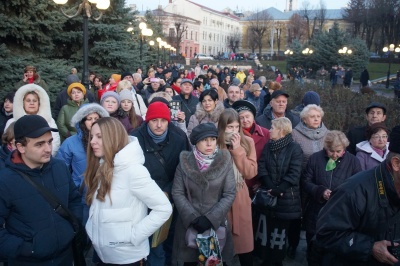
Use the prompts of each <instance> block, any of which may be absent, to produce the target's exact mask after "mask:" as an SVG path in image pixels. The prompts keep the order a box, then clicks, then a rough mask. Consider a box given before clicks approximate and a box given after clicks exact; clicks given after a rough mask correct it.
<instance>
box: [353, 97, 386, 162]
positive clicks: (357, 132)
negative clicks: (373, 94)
mask: <svg viewBox="0 0 400 266" xmlns="http://www.w3.org/2000/svg"><path fill="white" fill-rule="evenodd" d="M365 119H366V120H367V125H364V126H358V127H355V128H353V129H351V130H349V132H347V138H348V139H349V141H350V145H349V146H348V147H347V151H348V152H350V153H352V154H354V155H356V145H357V143H360V142H361V141H364V140H367V136H366V130H367V128H368V127H370V126H371V125H372V124H375V123H379V122H384V121H385V120H386V107H385V106H384V105H383V104H381V103H377V102H372V103H371V104H370V105H368V106H367V108H366V109H365Z"/></svg>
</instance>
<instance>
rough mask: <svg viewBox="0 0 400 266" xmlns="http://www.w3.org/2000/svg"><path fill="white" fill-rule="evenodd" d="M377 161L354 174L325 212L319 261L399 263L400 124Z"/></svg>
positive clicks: (320, 219)
mask: <svg viewBox="0 0 400 266" xmlns="http://www.w3.org/2000/svg"><path fill="white" fill-rule="evenodd" d="M389 151H390V152H389V154H388V156H387V157H386V160H385V161H383V162H382V163H381V164H380V165H378V166H377V167H375V168H373V169H371V170H367V171H363V172H359V173H358V174H356V175H354V176H352V177H350V178H349V179H347V180H346V181H345V183H343V184H342V185H341V186H340V187H339V188H338V189H337V190H336V191H334V192H333V193H332V195H331V197H330V199H329V200H328V202H327V203H326V205H325V207H324V208H323V209H322V210H321V212H320V213H319V217H318V221H317V235H316V246H317V247H318V248H322V249H323V254H321V250H319V255H320V256H321V259H322V260H323V261H320V264H318V265H398V264H397V263H398V262H399V260H398V259H399V257H400V253H399V252H397V255H396V250H399V247H400V246H398V245H399V242H398V241H399V239H400V230H399V228H400V212H399V207H400V196H399V195H400V126H396V127H394V128H393V130H392V132H391V134H390V144H389Z"/></svg>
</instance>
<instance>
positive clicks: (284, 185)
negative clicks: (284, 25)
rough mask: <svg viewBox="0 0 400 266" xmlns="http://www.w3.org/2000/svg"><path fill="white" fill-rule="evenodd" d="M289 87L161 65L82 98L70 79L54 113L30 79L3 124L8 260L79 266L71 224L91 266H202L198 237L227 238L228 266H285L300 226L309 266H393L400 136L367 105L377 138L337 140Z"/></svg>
mask: <svg viewBox="0 0 400 266" xmlns="http://www.w3.org/2000/svg"><path fill="white" fill-rule="evenodd" d="M294 70H296V69H294ZM296 71H299V73H300V72H301V73H302V70H301V69H300V70H298V69H297V70H296ZM338 71H340V70H338ZM331 73H332V72H331ZM281 75H282V73H280V71H279V70H278V71H276V78H277V80H276V79H275V80H267V79H266V77H264V76H258V77H256V76H255V75H254V71H253V70H252V69H249V70H245V69H244V68H241V67H237V66H233V67H231V68H230V67H224V68H222V67H220V66H206V65H205V66H203V67H201V66H200V65H199V64H197V65H196V66H195V67H194V68H193V69H190V70H189V71H187V70H184V69H182V68H180V67H178V66H177V65H176V64H172V65H169V64H165V65H157V66H156V67H154V68H149V69H148V71H147V72H146V74H144V73H143V72H142V70H141V69H140V68H139V69H137V71H136V72H135V73H130V72H125V73H122V74H117V73H115V74H112V75H110V77H109V80H108V82H107V83H106V82H105V81H104V79H103V77H102V76H100V75H96V74H95V73H90V85H89V87H88V88H86V87H85V86H83V85H82V83H81V81H80V78H79V76H78V75H77V74H76V73H71V74H69V75H67V77H66V85H65V88H64V89H63V90H61V91H60V92H59V94H58V95H57V100H56V103H55V106H50V99H49V95H48V88H47V85H46V83H45V81H44V80H42V79H40V77H39V75H38V73H36V69H35V68H34V67H33V66H27V67H26V68H25V73H24V77H23V79H22V80H21V81H20V82H18V83H17V84H16V90H15V91H12V92H10V93H8V94H7V95H6V96H5V97H4V99H3V103H2V105H1V112H0V134H1V135H2V146H1V149H0V259H3V260H4V261H6V262H7V263H8V265H17V266H19V265H72V263H73V261H75V265H78V264H76V260H75V259H76V257H75V253H76V251H75V250H74V249H73V248H72V247H74V244H71V243H75V242H73V239H74V236H76V235H77V233H78V232H77V230H76V224H74V223H73V222H71V220H72V221H73V220H74V219H75V220H78V221H79V223H81V225H82V227H84V228H85V229H82V228H81V229H80V230H85V231H86V233H87V236H88V237H87V239H86V238H85V239H84V242H85V244H86V246H90V245H93V248H94V252H93V257H92V263H93V265H135V266H136V265H150V266H163V265H198V263H199V262H200V263H203V262H204V260H206V259H207V258H204V257H203V258H202V256H203V255H202V254H203V253H200V251H199V249H198V248H193V247H191V246H190V245H189V242H188V235H190V234H188V232H189V231H191V230H194V231H195V232H196V235H197V237H199V236H203V235H207V234H211V233H210V232H211V231H213V230H214V231H215V232H216V233H215V234H216V235H218V237H221V242H220V243H221V246H220V248H221V254H220V255H221V257H220V258H219V259H220V260H222V261H223V262H224V265H233V261H234V256H235V255H237V257H238V259H239V261H240V264H241V265H242V266H250V265H255V256H257V257H258V258H259V260H261V265H274V266H275V265H283V261H284V259H285V258H286V257H289V258H291V259H294V258H295V257H296V253H297V248H298V245H299V241H300V232H301V230H302V228H305V231H306V240H307V247H308V248H307V259H308V262H309V265H349V264H350V263H352V264H355V265H384V264H391V265H394V264H395V263H397V262H398V261H397V259H398V258H397V257H396V255H395V253H394V252H393V251H392V250H391V248H393V247H394V246H397V245H398V244H399V243H398V244H396V240H397V241H398V239H400V230H397V228H400V224H399V225H397V224H398V223H397V221H398V220H400V219H398V218H397V216H398V215H397V214H396V212H398V211H397V210H398V208H400V196H399V195H400V186H399V185H398V184H400V127H399V126H397V127H395V128H393V130H390V129H388V128H387V126H386V125H385V120H386V115H387V110H386V107H385V106H384V105H383V104H381V103H378V102H371V104H370V105H368V106H367V107H366V109H365V118H366V122H365V125H360V126H357V127H354V128H352V129H350V130H349V131H348V132H347V134H344V133H343V132H341V131H338V130H335V129H328V128H327V127H326V125H325V123H324V111H323V108H322V107H321V99H320V97H319V95H318V93H316V92H314V91H308V92H306V93H305V94H304V97H303V100H302V102H301V103H297V105H296V107H295V108H294V109H293V110H290V109H289V108H288V101H289V100H290V95H289V94H288V93H287V92H286V91H285V90H284V83H283V84H282V82H281V81H282V80H281V78H282V76H281ZM292 75H294V76H296V75H297V76H299V79H301V78H302V77H303V74H291V76H292ZM335 75H336V74H335ZM326 104H328V103H326ZM28 180H29V182H28ZM43 191H44V192H43ZM49 194H50V195H51V197H50V198H52V197H53V198H56V199H57V204H58V205H57V206H56V207H54V206H53V204H51V200H49V196H48V195H49ZM44 195H47V196H44ZM262 196H266V198H268V200H266V199H265V200H264V201H261V202H260V200H258V199H257V200H256V198H260V197H262ZM252 199H253V200H252ZM53 201H54V200H53ZM59 208H61V209H65V210H67V211H65V212H64V214H62V213H61V212H60V211H59ZM65 213H67V214H65ZM66 216H67V217H74V219H72V218H69V219H68V218H65V217H66ZM393 217H396V219H393ZM211 229H212V230H211ZM221 232H222V233H221ZM219 233H221V234H223V235H222V236H221V235H219ZM222 240H223V244H222ZM74 241H75V240H74ZM212 244H213V246H214V244H217V243H214V242H212ZM201 265H207V264H201ZM217 265H222V262H220V264H217Z"/></svg>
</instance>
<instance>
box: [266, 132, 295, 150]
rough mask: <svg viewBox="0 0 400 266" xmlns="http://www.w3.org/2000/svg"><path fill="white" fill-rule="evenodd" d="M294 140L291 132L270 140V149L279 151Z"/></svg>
mask: <svg viewBox="0 0 400 266" xmlns="http://www.w3.org/2000/svg"><path fill="white" fill-rule="evenodd" d="M292 142H293V138H292V134H291V133H289V134H287V135H286V136H284V137H283V138H280V139H278V140H272V139H270V140H269V149H270V150H271V151H273V152H274V151H278V150H280V149H282V148H284V147H286V146H287V145H289V144H290V143H292Z"/></svg>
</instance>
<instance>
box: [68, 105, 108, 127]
mask: <svg viewBox="0 0 400 266" xmlns="http://www.w3.org/2000/svg"><path fill="white" fill-rule="evenodd" d="M91 113H97V114H98V115H99V116H100V117H109V116H110V115H109V114H108V112H107V111H106V109H104V108H103V107H102V106H101V105H100V104H97V103H89V104H84V105H82V106H81V107H80V108H79V110H78V111H77V112H76V113H75V114H74V116H73V117H72V118H71V126H73V127H76V128H78V127H79V126H78V125H77V124H78V123H79V122H81V121H82V119H83V118H85V117H86V116H87V115H89V114H91Z"/></svg>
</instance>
